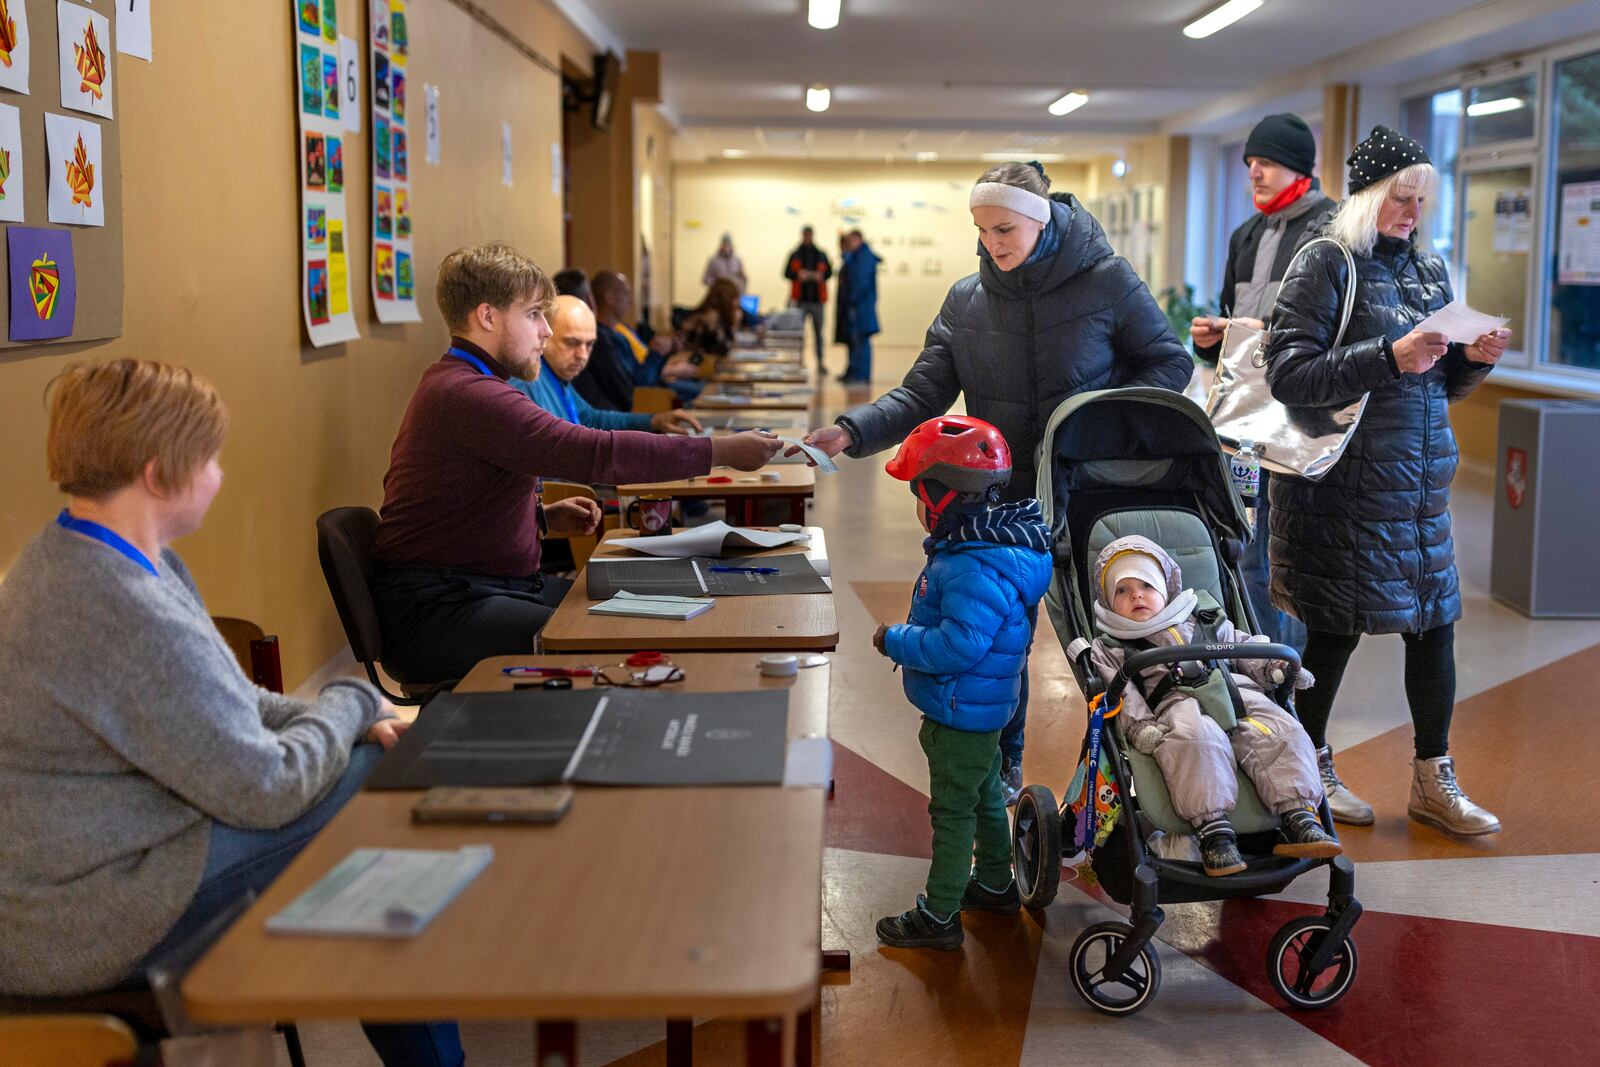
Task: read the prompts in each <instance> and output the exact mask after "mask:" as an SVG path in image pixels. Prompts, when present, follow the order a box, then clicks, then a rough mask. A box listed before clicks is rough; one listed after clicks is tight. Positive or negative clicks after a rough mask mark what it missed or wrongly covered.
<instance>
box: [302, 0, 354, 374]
mask: <svg viewBox="0 0 1600 1067" xmlns="http://www.w3.org/2000/svg"><path fill="white" fill-rule="evenodd" d="M289 9H290V17H291V18H292V19H293V21H294V24H295V33H294V42H293V44H292V45H291V47H292V48H293V49H294V57H295V65H296V67H297V68H298V70H299V76H298V77H296V79H295V111H296V114H297V115H298V116H299V121H300V142H299V149H298V153H297V154H298V155H299V157H300V219H299V222H298V225H297V228H298V230H299V240H300V248H301V259H300V306H301V313H302V314H303V315H304V317H305V323H306V336H307V337H308V338H310V340H311V344H312V346H313V347H315V348H322V347H323V346H325V345H332V344H338V343H340V342H342V341H353V340H355V339H356V338H357V337H359V336H361V334H360V331H359V330H358V329H357V327H356V319H355V314H354V313H353V311H352V310H351V305H350V262H349V249H350V226H349V221H348V216H347V215H346V213H345V197H344V182H345V155H344V124H343V121H342V118H341V113H342V108H341V106H340V104H341V100H342V97H343V95H344V89H343V86H342V85H341V84H340V81H341V79H340V74H339V71H340V67H339V52H338V48H339V44H338V42H339V26H338V3H337V0H289Z"/></svg>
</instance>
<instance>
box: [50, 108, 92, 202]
mask: <svg viewBox="0 0 1600 1067" xmlns="http://www.w3.org/2000/svg"><path fill="white" fill-rule="evenodd" d="M44 140H45V152H46V153H47V154H48V155H49V157H50V158H49V159H48V160H47V161H46V165H47V167H48V169H49V174H50V199H49V203H50V211H49V217H50V221H51V222H65V223H71V224H74V225H78V226H104V225H105V224H106V198H105V189H104V188H102V186H101V182H102V180H103V178H104V175H105V172H106V170H105V166H104V160H103V159H102V158H101V155H100V124H99V123H98V122H89V121H87V120H85V119H74V118H69V117H68V116H66V115H56V114H52V113H51V112H48V111H47V112H45V115H44ZM80 141H81V143H82V145H83V149H84V159H86V160H87V161H88V167H86V168H84V170H85V173H92V174H93V175H94V177H93V179H92V180H91V182H90V188H89V191H88V193H87V194H86V195H87V197H88V200H89V203H88V204H85V203H83V202H82V201H81V200H79V201H74V200H73V198H72V195H73V189H72V184H71V183H70V182H69V181H68V179H67V166H68V164H72V165H73V166H74V167H76V165H77V158H78V145H79V143H80ZM89 167H92V168H93V170H92V172H91V171H89V169H88V168H89Z"/></svg>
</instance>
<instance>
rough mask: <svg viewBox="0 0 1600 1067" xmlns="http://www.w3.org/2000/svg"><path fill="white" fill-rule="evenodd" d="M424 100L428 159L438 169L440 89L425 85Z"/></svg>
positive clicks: (423, 90) (435, 86)
mask: <svg viewBox="0 0 1600 1067" xmlns="http://www.w3.org/2000/svg"><path fill="white" fill-rule="evenodd" d="M422 99H423V107H424V110H425V112H426V113H425V114H424V116H423V119H424V121H425V122H426V123H427V131H426V132H427V142H428V147H427V153H428V155H427V159H428V163H429V164H430V165H431V166H435V167H437V166H438V165H439V87H438V86H437V85H427V84H424V85H423V87H422Z"/></svg>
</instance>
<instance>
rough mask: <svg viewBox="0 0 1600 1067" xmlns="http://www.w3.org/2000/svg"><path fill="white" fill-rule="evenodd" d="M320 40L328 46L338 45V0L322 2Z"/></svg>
mask: <svg viewBox="0 0 1600 1067" xmlns="http://www.w3.org/2000/svg"><path fill="white" fill-rule="evenodd" d="M322 39H323V40H324V41H327V42H328V43H329V44H338V43H339V0H324V3H323V5H322Z"/></svg>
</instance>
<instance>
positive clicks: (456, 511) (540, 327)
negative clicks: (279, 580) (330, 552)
mask: <svg viewBox="0 0 1600 1067" xmlns="http://www.w3.org/2000/svg"><path fill="white" fill-rule="evenodd" d="M437 298H438V302H439V311H440V312H441V314H443V316H444V319H445V322H446V323H447V324H448V325H449V327H450V333H451V338H450V348H449V351H448V352H446V353H445V355H444V356H443V358H441V359H440V360H439V362H437V363H435V364H433V365H432V366H430V367H429V368H428V369H427V370H426V371H424V372H423V374H422V380H421V381H420V382H419V383H418V384H417V390H416V392H415V393H413V394H412V397H411V403H410V405H409V406H408V407H407V408H406V414H405V418H404V419H403V420H402V421H401V423H400V432H399V434H398V435H397V436H396V438H395V442H394V449H393V451H392V452H391V453H390V459H389V472H388V473H387V474H386V475H384V479H383V510H382V512H381V517H380V521H379V524H378V536H377V545H376V549H375V552H374V559H375V566H374V573H373V578H372V590H373V598H374V600H375V602H376V604H377V607H378V615H379V621H380V623H381V624H382V627H383V645H384V653H383V666H384V670H385V671H387V672H388V673H389V674H390V675H391V676H392V677H394V678H395V679H396V680H397V681H401V682H409V683H422V682H436V681H443V680H446V679H451V678H459V677H461V676H462V675H464V674H466V672H467V671H468V670H470V669H471V668H472V665H473V664H474V663H476V662H477V661H478V660H480V659H483V658H484V657H486V656H497V655H508V654H515V653H518V652H527V651H530V650H531V649H532V647H533V638H534V634H535V633H537V632H538V630H539V629H540V628H541V627H542V626H543V625H544V624H545V622H546V620H548V619H549V617H550V615H551V614H552V613H553V612H554V610H555V608H556V606H557V605H559V604H560V603H561V598H562V597H563V596H564V595H565V594H566V591H567V589H568V588H569V587H570V586H571V584H572V583H571V582H569V581H567V580H566V579H562V578H556V577H552V576H549V575H541V574H540V573H539V537H540V535H541V534H542V533H544V532H546V531H551V532H555V533H593V532H594V531H595V529H596V528H597V527H598V526H599V523H600V510H599V507H598V505H596V504H595V502H594V501H592V500H586V499H569V500H563V501H560V502H558V503H554V504H551V505H550V507H548V508H545V507H543V506H542V505H541V504H540V503H539V487H540V479H541V478H542V477H549V478H560V479H564V480H566V481H573V482H585V483H598V484H606V485H619V484H626V483H630V482H657V481H668V480H672V479H677V478H688V477H691V476H694V475H700V474H705V473H707V472H708V471H709V470H710V469H711V468H712V467H714V466H723V465H727V466H732V467H736V468H738V469H739V470H755V469H757V468H759V467H760V466H762V465H763V464H764V463H766V462H767V460H768V459H770V458H771V457H772V455H773V453H774V452H776V451H777V449H778V439H777V438H776V437H773V436H771V435H770V434H763V433H754V432H752V433H742V434H735V435H732V436H729V437H721V438H714V439H713V438H704V437H669V436H665V435H659V434H650V433H640V432H636V431H631V430H614V431H605V430H591V429H589V428H587V427H584V426H577V425H574V424H573V423H570V422H567V421H565V420H564V419H558V418H556V417H555V416H554V415H551V414H550V413H548V412H546V411H545V410H544V409H543V408H541V407H539V406H538V405H537V404H535V403H534V402H533V401H531V400H529V399H528V398H527V396H525V395H524V394H522V393H521V392H518V391H517V390H516V389H515V388H513V387H512V386H511V385H510V384H509V383H508V382H507V379H508V378H511V377H522V378H532V377H533V375H534V373H535V368H536V367H537V366H538V361H539V357H540V356H541V355H542V354H543V352H544V346H545V342H546V341H547V340H548V339H549V337H550V332H551V331H550V326H549V323H548V322H546V321H545V313H546V312H547V311H548V310H549V308H550V306H551V304H552V303H553V301H554V299H555V287H554V286H553V285H552V284H551V283H550V280H549V278H548V277H546V275H545V273H544V272H543V271H542V270H540V269H539V267H538V266H536V265H535V264H534V263H533V261H532V260H530V259H528V258H527V257H526V256H524V255H523V254H522V253H520V252H518V251H517V250H516V249H514V248H511V247H510V246H508V245H504V244H487V245H480V246H478V247H475V248H463V249H460V250H458V251H456V252H452V253H451V254H450V255H449V256H447V257H446V258H445V260H444V262H443V263H442V264H440V266H439V281H438V287H437Z"/></svg>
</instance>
